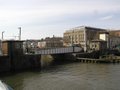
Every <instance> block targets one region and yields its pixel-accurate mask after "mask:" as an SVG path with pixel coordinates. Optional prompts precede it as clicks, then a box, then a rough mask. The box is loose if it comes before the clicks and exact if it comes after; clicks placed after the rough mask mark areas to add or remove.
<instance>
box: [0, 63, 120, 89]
mask: <svg viewBox="0 0 120 90" xmlns="http://www.w3.org/2000/svg"><path fill="white" fill-rule="evenodd" d="M1 79H2V80H3V81H5V82H6V83H7V84H9V85H10V86H12V87H13V88H14V89H15V90H120V64H92V63H79V62H78V63H69V64H61V65H54V66H50V67H49V69H44V70H42V71H38V72H32V71H29V72H22V73H17V74H14V75H10V76H4V77H1Z"/></svg>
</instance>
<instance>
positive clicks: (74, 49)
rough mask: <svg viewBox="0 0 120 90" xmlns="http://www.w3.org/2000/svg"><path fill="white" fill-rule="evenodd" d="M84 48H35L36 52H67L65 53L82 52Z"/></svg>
mask: <svg viewBox="0 0 120 90" xmlns="http://www.w3.org/2000/svg"><path fill="white" fill-rule="evenodd" d="M81 51H82V48H80V47H58V48H44V49H39V48H37V49H35V50H34V52H35V54H43V55H45V54H65V53H78V52H81Z"/></svg>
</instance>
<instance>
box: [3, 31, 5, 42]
mask: <svg viewBox="0 0 120 90" xmlns="http://www.w3.org/2000/svg"><path fill="white" fill-rule="evenodd" d="M4 32H5V31H2V40H3V39H4V36H3V34H4Z"/></svg>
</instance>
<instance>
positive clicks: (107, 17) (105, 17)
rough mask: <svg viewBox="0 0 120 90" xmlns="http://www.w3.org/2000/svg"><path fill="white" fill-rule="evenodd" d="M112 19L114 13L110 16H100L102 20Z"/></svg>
mask: <svg viewBox="0 0 120 90" xmlns="http://www.w3.org/2000/svg"><path fill="white" fill-rule="evenodd" d="M111 19H113V15H108V16H104V17H101V18H100V20H102V21H105V20H111Z"/></svg>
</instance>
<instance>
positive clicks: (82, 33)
mask: <svg viewBox="0 0 120 90" xmlns="http://www.w3.org/2000/svg"><path fill="white" fill-rule="evenodd" d="M102 31H106V30H105V29H100V28H94V27H87V26H80V27H76V28H73V29H71V30H68V31H66V32H65V33H64V46H73V45H79V46H80V47H82V48H84V51H87V50H89V49H90V42H91V41H92V40H94V39H99V33H100V32H102Z"/></svg>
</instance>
